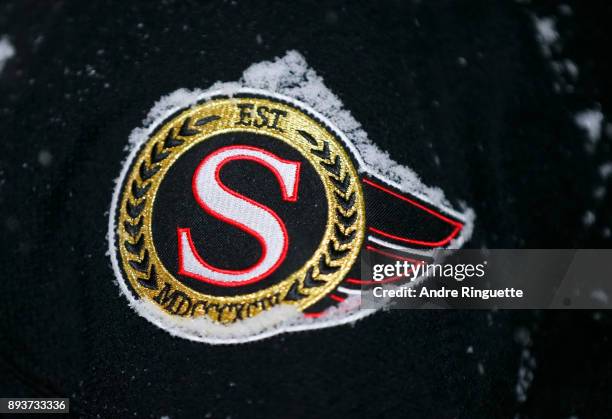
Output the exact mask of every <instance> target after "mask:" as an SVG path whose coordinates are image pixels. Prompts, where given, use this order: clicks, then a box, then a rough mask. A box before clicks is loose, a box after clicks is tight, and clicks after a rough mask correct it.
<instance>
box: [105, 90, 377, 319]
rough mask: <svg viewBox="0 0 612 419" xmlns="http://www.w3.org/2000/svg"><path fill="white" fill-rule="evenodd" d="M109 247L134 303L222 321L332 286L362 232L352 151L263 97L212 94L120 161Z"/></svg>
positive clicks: (285, 105)
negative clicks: (123, 167) (112, 245)
mask: <svg viewBox="0 0 612 419" xmlns="http://www.w3.org/2000/svg"><path fill="white" fill-rule="evenodd" d="M118 188H119V191H118V196H117V201H116V204H115V211H114V213H113V214H111V217H114V231H113V232H112V234H114V237H113V238H114V251H115V252H116V254H115V257H116V259H117V264H118V265H119V267H120V270H121V278H120V280H122V281H123V282H124V284H125V285H126V286H127V288H128V290H129V291H130V292H131V294H132V296H133V297H134V299H135V300H138V301H147V302H149V303H151V304H153V306H155V307H157V309H159V310H161V311H163V312H164V313H166V314H167V315H171V316H177V317H182V318H185V317H191V318H199V317H204V318H207V319H208V320H210V321H212V322H215V323H218V324H220V325H226V326H231V325H232V324H235V323H237V322H240V321H241V320H245V319H249V318H253V317H256V316H258V315H260V314H262V313H264V312H266V311H268V310H270V309H272V308H273V307H275V306H279V305H290V306H292V307H294V308H296V309H297V310H299V311H304V310H306V309H307V308H308V307H310V306H312V305H313V304H316V303H317V302H318V301H320V300H321V299H322V298H323V297H325V296H326V295H327V294H329V293H330V292H331V291H332V290H334V289H335V288H336V287H337V286H338V284H339V283H340V282H342V281H343V279H344V278H345V277H346V275H347V273H348V271H349V270H350V269H351V268H352V267H353V265H354V264H355V262H356V260H357V258H358V256H359V253H360V250H361V247H362V244H363V241H364V236H365V201H364V194H363V190H362V184H361V182H360V179H359V177H358V173H357V169H356V164H355V162H354V158H353V157H352V156H351V154H350V153H348V152H347V150H346V149H345V147H344V145H343V144H342V142H341V141H339V139H338V137H337V136H336V135H335V134H334V132H333V131H332V130H331V129H329V128H328V127H327V126H326V125H325V124H323V123H322V122H320V121H319V120H318V119H317V118H315V117H314V116H312V115H310V114H309V113H308V112H307V111H305V110H304V109H301V108H300V107H298V106H296V105H294V104H292V103H289V102H285V101H282V100H280V99H278V98H275V97H268V96H263V95H254V94H242V95H234V96H232V97H222V96H217V97H213V98H210V99H207V100H205V101H203V102H200V103H198V104H197V105H194V106H192V107H190V108H188V109H183V110H181V111H178V112H176V113H175V114H173V115H172V116H170V117H169V118H167V119H166V120H165V121H163V122H161V123H159V124H158V125H157V126H156V128H155V129H154V131H152V132H151V133H150V134H149V135H148V138H147V140H146V141H145V142H144V143H143V144H141V146H140V148H139V149H138V150H137V151H135V152H134V153H132V155H131V156H130V159H129V160H128V162H127V163H126V168H125V169H124V175H123V177H122V180H121V183H120V184H119V185H118Z"/></svg>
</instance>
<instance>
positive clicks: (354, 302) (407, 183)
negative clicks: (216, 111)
mask: <svg viewBox="0 0 612 419" xmlns="http://www.w3.org/2000/svg"><path fill="white" fill-rule="evenodd" d="M284 61H290V62H289V63H288V64H286V65H284V66H283V62H284ZM266 64H268V65H269V66H272V67H273V68H272V70H274V71H276V72H277V73H276V74H274V79H273V80H282V79H283V74H278V71H279V69H280V70H281V72H282V71H285V72H286V74H285V75H284V76H286V77H288V78H289V79H290V80H292V83H287V82H286V83H284V84H283V83H280V82H279V83H276V84H275V83H272V82H271V81H270V75H269V74H267V72H266V70H270V68H267V69H266V68H265V67H264V68H259V70H263V71H254V70H253V69H256V70H257V69H258V66H260V67H261V66H264V65H266ZM275 66H276V67H275ZM296 66H297V70H296ZM274 71H273V72H274ZM299 71H302V72H303V74H299ZM262 85H263V86H265V87H267V89H265V90H264V89H259V88H253V86H256V87H261V86H262ZM309 87H311V90H313V91H315V93H314V94H305V93H304V92H309V90H308V89H309ZM268 89H269V90H268ZM237 93H251V94H261V95H266V96H269V97H273V98H277V99H279V100H282V101H286V102H289V103H290V104H292V105H294V106H296V107H297V108H301V109H303V110H305V111H306V112H308V113H310V114H312V115H313V116H315V117H316V118H318V119H319V120H320V121H321V122H323V123H325V124H326V125H327V126H328V127H329V128H330V129H331V130H332V131H333V132H334V133H335V134H336V135H337V136H338V138H339V139H340V140H341V141H342V142H343V143H344V145H345V146H346V147H347V148H348V149H349V150H350V151H351V153H352V154H353V156H354V157H355V159H356V161H357V164H358V170H359V172H360V173H367V174H368V175H369V176H371V177H375V178H378V179H379V180H382V181H383V182H386V183H387V184H390V185H393V186H394V187H396V188H397V189H399V190H402V191H404V192H408V193H411V194H412V195H415V196H417V197H418V198H419V199H421V200H423V201H425V202H428V203H430V204H431V205H434V206H436V207H438V208H443V209H444V211H445V212H446V213H448V214H450V215H452V216H454V217H456V218H458V219H459V220H461V221H462V222H463V223H464V224H465V227H464V228H463V229H462V230H461V232H460V234H459V236H457V237H456V238H455V239H454V240H453V241H452V242H451V245H450V247H452V248H459V247H461V246H462V245H463V243H465V241H467V240H469V238H470V236H471V234H472V229H473V220H474V218H475V217H474V212H473V211H472V210H471V209H465V210H464V212H463V213H462V212H459V211H456V210H453V209H452V208H450V207H449V206H448V204H447V201H446V200H445V199H444V196H443V194H442V193H441V191H440V190H439V189H436V188H428V187H426V186H424V185H423V184H422V183H421V182H420V180H419V179H418V177H417V176H416V175H415V174H414V172H412V171H411V170H410V169H408V168H406V167H403V166H400V165H399V164H398V163H396V162H394V161H392V160H391V159H390V158H389V157H388V155H387V154H386V153H383V152H382V151H380V150H379V149H378V148H377V147H376V146H375V145H373V144H372V143H371V142H370V141H369V139H368V138H367V134H365V132H364V131H363V130H362V129H361V126H360V125H359V123H358V122H357V121H355V120H354V118H353V117H352V116H351V114H350V113H349V112H348V111H346V110H344V108H343V106H342V104H341V102H340V101H339V99H338V98H337V97H336V96H335V95H333V93H331V91H329V90H328V89H327V88H326V87H325V86H324V85H323V83H322V79H321V78H320V77H318V76H317V75H316V73H314V71H312V70H311V69H310V68H308V67H307V65H306V62H305V60H304V59H303V57H302V56H301V55H300V54H299V53H297V52H295V51H289V52H288V53H287V54H286V55H285V56H284V57H282V58H278V59H277V60H276V61H274V62H272V63H265V62H264V63H258V64H254V65H253V66H251V67H250V68H249V69H247V70H246V71H245V72H244V75H243V77H242V79H241V80H240V81H239V82H236V83H217V84H216V85H214V86H213V87H212V88H211V89H209V90H206V91H202V90H194V91H188V90H185V89H179V90H177V91H176V92H173V93H172V94H170V95H168V96H166V97H164V98H162V99H161V100H160V101H159V102H157V103H156V104H155V106H154V107H153V108H152V109H151V111H150V113H149V116H148V117H147V119H146V120H145V121H144V125H145V126H144V127H143V128H136V129H135V130H134V131H132V134H131V135H130V152H129V155H128V157H127V158H126V159H125V161H124V162H123V163H122V169H121V174H120V176H119V178H118V179H117V181H116V184H115V188H114V191H113V197H112V201H111V208H110V214H109V222H108V234H107V240H108V244H109V250H108V252H109V255H110V258H111V264H112V268H113V271H114V274H115V277H116V280H117V282H118V284H119V287H120V289H121V293H122V294H123V295H124V296H125V297H127V299H128V301H129V303H130V306H131V307H132V308H133V309H134V310H135V311H136V312H137V313H138V314H139V315H141V316H142V317H144V318H146V319H147V320H149V321H151V322H152V323H154V324H155V325H157V326H158V327H160V328H162V329H164V330H167V331H168V332H169V333H171V334H172V335H174V336H179V337H182V338H185V339H189V340H193V341H199V342H206V343H211V344H230V343H245V342H251V341H255V340H260V339H264V338H266V337H270V336H273V335H276V334H279V333H283V332H295V331H302V330H309V329H319V328H325V327H332V326H337V325H341V324H346V323H352V322H355V321H357V320H359V319H361V318H364V317H366V316H368V315H370V314H372V313H374V312H375V311H376V310H374V309H360V308H359V303H360V297H359V296H357V295H354V296H350V297H349V298H347V299H346V300H345V301H344V302H343V303H341V304H339V305H338V306H336V307H331V308H330V309H328V310H327V311H326V312H325V313H324V314H323V315H322V316H321V317H319V318H316V319H309V318H306V317H305V316H303V315H302V313H300V312H299V311H298V310H296V309H294V308H292V307H288V306H277V307H274V308H273V309H271V310H268V311H267V312H265V313H262V314H260V315H258V316H256V317H255V318H250V319H246V320H242V321H240V322H237V323H235V324H232V325H229V326H221V325H219V324H217V323H214V322H212V321H210V320H208V319H205V318H198V319H185V318H177V317H176V316H172V315H169V314H167V313H165V312H163V311H162V310H160V309H158V308H157V307H155V306H154V305H153V304H152V303H150V302H147V301H142V300H137V299H135V298H134V296H133V295H132V293H131V292H130V291H129V289H128V287H127V284H126V283H125V281H124V279H123V275H122V274H121V269H120V267H119V261H118V260H117V252H116V245H115V233H114V232H115V215H116V211H117V203H118V201H119V194H120V190H121V185H122V184H123V181H124V179H125V177H126V176H127V172H128V170H129V168H130V165H131V163H132V161H133V160H134V158H135V157H136V155H137V153H138V151H139V149H140V146H141V145H142V144H143V143H144V142H145V141H146V140H147V139H148V138H149V136H150V134H151V133H152V132H153V131H154V130H155V129H156V128H157V127H158V126H159V124H160V123H162V122H163V121H164V120H166V119H167V118H168V117H169V116H171V115H172V114H174V113H175V112H176V111H178V110H180V109H185V108H188V107H189V106H192V105H194V104H195V103H197V102H200V101H202V100H207V99H210V98H211V97H213V96H218V95H227V96H232V95H234V94H237ZM283 93H285V94H283ZM299 99H302V100H299ZM319 99H320V101H319V102H320V103H318V102H317V100H319ZM304 101H306V102H308V103H304ZM330 102H332V104H333V106H332V105H330V104H329V103H330ZM309 105H310V106H309ZM336 126H344V127H345V130H346V131H347V132H348V135H345V133H344V132H342V131H341V130H340V129H338V128H336ZM349 138H351V139H353V140H354V142H355V143H356V144H353V141H351V139H349ZM363 153H366V154H367V155H368V156H369V157H370V158H369V160H370V162H369V164H368V163H366V162H365V161H364V159H363V157H362V154H363ZM376 162H377V163H378V164H379V165H378V166H377V165H375V164H373V163H376ZM381 165H382V166H381ZM390 171H391V175H392V176H393V177H394V178H395V179H389V178H388V177H389V176H385V175H384V174H389V173H390ZM397 247H400V246H397ZM381 307H382V305H381Z"/></svg>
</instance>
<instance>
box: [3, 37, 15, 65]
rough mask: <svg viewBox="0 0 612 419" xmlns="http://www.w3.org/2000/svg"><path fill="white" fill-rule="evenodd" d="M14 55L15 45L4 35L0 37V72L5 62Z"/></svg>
mask: <svg viewBox="0 0 612 419" xmlns="http://www.w3.org/2000/svg"><path fill="white" fill-rule="evenodd" d="M14 55H15V47H14V46H13V44H11V42H10V41H9V39H8V37H7V36H6V35H5V36H3V37H2V38H0V73H2V70H4V66H5V65H6V62H7V61H8V60H9V59H10V58H12V57H13V56H14Z"/></svg>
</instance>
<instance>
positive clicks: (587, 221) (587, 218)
mask: <svg viewBox="0 0 612 419" xmlns="http://www.w3.org/2000/svg"><path fill="white" fill-rule="evenodd" d="M595 219H596V218H595V214H594V213H593V211H587V212H585V213H584V215H583V216H582V224H584V225H585V226H592V225H593V224H595Z"/></svg>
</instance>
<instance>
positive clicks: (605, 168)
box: [599, 162, 612, 180]
mask: <svg viewBox="0 0 612 419" xmlns="http://www.w3.org/2000/svg"><path fill="white" fill-rule="evenodd" d="M599 175H600V176H601V177H602V178H603V179H604V180H605V179H608V178H609V177H610V175H612V162H608V163H604V164H602V165H601V166H599Z"/></svg>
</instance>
